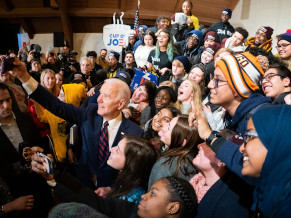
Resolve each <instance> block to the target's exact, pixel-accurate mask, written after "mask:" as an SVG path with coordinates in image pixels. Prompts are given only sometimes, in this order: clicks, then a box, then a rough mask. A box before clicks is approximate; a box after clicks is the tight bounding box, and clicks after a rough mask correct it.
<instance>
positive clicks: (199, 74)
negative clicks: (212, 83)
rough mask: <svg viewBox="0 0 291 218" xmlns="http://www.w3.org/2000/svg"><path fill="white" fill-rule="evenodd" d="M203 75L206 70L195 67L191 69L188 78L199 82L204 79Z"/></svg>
mask: <svg viewBox="0 0 291 218" xmlns="http://www.w3.org/2000/svg"><path fill="white" fill-rule="evenodd" d="M203 77H204V72H203V71H202V70H201V69H200V68H199V67H195V68H193V69H192V70H191V71H190V73H189V76H188V79H191V80H194V81H195V82H196V83H197V84H199V83H200V82H201V81H202V80H203Z"/></svg>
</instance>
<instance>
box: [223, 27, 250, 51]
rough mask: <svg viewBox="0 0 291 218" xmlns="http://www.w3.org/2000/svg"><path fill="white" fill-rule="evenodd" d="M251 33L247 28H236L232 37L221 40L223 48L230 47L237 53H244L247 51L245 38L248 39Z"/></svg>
mask: <svg viewBox="0 0 291 218" xmlns="http://www.w3.org/2000/svg"><path fill="white" fill-rule="evenodd" d="M248 36H249V33H248V31H247V30H246V29H244V28H242V27H237V28H235V31H234V33H233V34H232V36H231V37H230V38H225V39H223V40H222V42H221V47H222V48H229V49H231V50H232V51H234V52H235V53H242V52H244V51H245V49H246V46H245V45H244V40H245V39H247V38H248Z"/></svg>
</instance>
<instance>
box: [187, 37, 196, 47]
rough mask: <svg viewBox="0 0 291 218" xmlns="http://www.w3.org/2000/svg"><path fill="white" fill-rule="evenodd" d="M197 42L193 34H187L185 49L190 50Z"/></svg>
mask: <svg viewBox="0 0 291 218" xmlns="http://www.w3.org/2000/svg"><path fill="white" fill-rule="evenodd" d="M197 44H198V39H197V38H196V37H194V36H189V37H188V38H187V49H189V50H191V49H193V48H195V47H196V45H197Z"/></svg>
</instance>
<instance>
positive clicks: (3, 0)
mask: <svg viewBox="0 0 291 218" xmlns="http://www.w3.org/2000/svg"><path fill="white" fill-rule="evenodd" d="M0 5H1V6H2V7H3V8H4V10H5V11H11V10H12V9H13V8H14V7H13V5H12V3H11V1H10V0H0Z"/></svg>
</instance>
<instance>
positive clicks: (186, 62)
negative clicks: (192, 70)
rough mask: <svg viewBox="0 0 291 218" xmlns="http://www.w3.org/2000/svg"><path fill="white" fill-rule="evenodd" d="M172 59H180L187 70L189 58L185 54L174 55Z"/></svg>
mask: <svg viewBox="0 0 291 218" xmlns="http://www.w3.org/2000/svg"><path fill="white" fill-rule="evenodd" d="M174 60H178V61H180V62H181V63H182V64H183V66H184V69H185V71H186V72H189V60H188V58H187V57H186V56H178V57H175V58H174ZM174 60H173V61H174Z"/></svg>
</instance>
